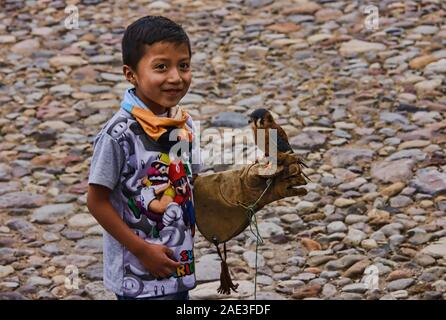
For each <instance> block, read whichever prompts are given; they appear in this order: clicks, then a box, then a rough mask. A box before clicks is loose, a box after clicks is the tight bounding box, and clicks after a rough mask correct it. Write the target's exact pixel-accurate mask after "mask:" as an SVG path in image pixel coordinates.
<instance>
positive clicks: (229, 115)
mask: <svg viewBox="0 0 446 320" xmlns="http://www.w3.org/2000/svg"><path fill="white" fill-rule="evenodd" d="M248 120H249V119H248V117H246V116H245V115H243V114H241V113H238V112H221V113H219V114H217V115H215V116H214V117H213V118H212V120H211V124H212V125H213V126H216V127H231V128H241V127H245V126H247V125H248Z"/></svg>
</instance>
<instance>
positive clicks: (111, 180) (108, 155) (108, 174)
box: [88, 132, 125, 190]
mask: <svg viewBox="0 0 446 320" xmlns="http://www.w3.org/2000/svg"><path fill="white" fill-rule="evenodd" d="M124 162H125V154H124V151H123V150H122V147H121V146H120V145H119V143H118V142H117V141H116V140H115V139H114V138H112V137H111V136H110V135H109V134H107V133H105V132H103V133H101V134H100V135H99V136H98V137H97V138H96V139H95V142H94V146H93V157H92V158H91V164H90V174H89V177H88V183H89V184H99V185H102V186H105V187H107V188H109V189H111V190H113V189H114V188H115V187H116V185H117V184H118V183H119V181H120V176H121V171H122V168H123V165H124Z"/></svg>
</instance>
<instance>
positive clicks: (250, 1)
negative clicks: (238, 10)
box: [245, 0, 274, 8]
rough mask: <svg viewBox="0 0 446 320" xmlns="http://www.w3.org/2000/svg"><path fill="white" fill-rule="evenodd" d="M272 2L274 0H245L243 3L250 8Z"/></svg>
mask: <svg viewBox="0 0 446 320" xmlns="http://www.w3.org/2000/svg"><path fill="white" fill-rule="evenodd" d="M273 2H274V0H245V3H246V4H247V5H248V6H250V7H252V8H260V7H263V6H266V5H269V4H271V3H273Z"/></svg>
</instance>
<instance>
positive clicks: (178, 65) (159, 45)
mask: <svg viewBox="0 0 446 320" xmlns="http://www.w3.org/2000/svg"><path fill="white" fill-rule="evenodd" d="M134 71H135V70H131V69H130V67H129V66H127V65H124V75H125V76H126V78H127V80H128V81H130V83H132V84H133V85H134V86H135V89H136V96H137V97H138V98H139V99H141V101H142V102H144V104H145V105H146V106H147V107H148V108H149V109H150V110H151V111H152V112H153V113H155V114H162V113H164V112H166V111H167V109H169V108H172V107H174V106H176V105H177V104H178V102H180V100H181V99H182V98H183V97H184V96H185V95H186V93H187V90H188V89H189V86H190V83H191V81H192V73H191V69H190V54H189V49H188V47H187V45H186V44H177V43H173V42H166V41H162V42H156V43H154V44H153V45H151V46H148V45H146V51H145V54H144V56H143V57H142V58H141V60H140V61H139V63H138V65H137V69H136V72H134Z"/></svg>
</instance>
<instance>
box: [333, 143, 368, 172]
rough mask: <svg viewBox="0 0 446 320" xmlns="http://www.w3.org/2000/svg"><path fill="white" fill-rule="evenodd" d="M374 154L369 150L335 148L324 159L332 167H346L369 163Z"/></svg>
mask: <svg viewBox="0 0 446 320" xmlns="http://www.w3.org/2000/svg"><path fill="white" fill-rule="evenodd" d="M373 155H374V152H373V151H372V150H370V149H360V148H339V147H335V148H332V149H330V150H329V151H328V152H326V153H325V155H324V158H326V159H327V160H329V161H330V163H331V165H332V166H334V167H339V168H343V167H348V166H349V165H353V164H357V163H358V162H360V161H365V162H370V161H371V160H372V157H373Z"/></svg>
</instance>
